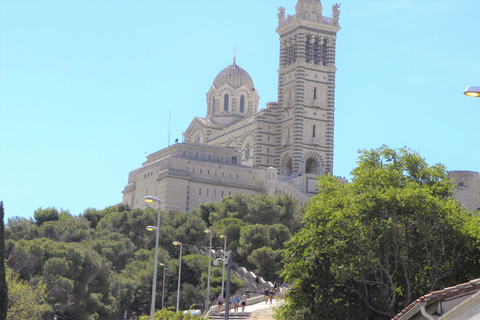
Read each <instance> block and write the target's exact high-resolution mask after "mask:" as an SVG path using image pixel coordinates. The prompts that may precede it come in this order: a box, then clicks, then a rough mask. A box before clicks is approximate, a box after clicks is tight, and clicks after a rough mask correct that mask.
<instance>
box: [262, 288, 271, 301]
mask: <svg viewBox="0 0 480 320" xmlns="http://www.w3.org/2000/svg"><path fill="white" fill-rule="evenodd" d="M263 295H264V297H265V304H267V302H268V297H269V296H270V291H269V290H268V288H265V291H263Z"/></svg>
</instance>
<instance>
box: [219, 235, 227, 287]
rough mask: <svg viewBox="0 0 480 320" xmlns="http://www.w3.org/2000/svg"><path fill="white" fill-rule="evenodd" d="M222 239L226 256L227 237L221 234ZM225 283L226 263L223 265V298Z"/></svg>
mask: <svg viewBox="0 0 480 320" xmlns="http://www.w3.org/2000/svg"><path fill="white" fill-rule="evenodd" d="M220 238H223V255H224V256H225V255H226V252H227V236H225V235H223V234H221V235H220ZM224 282H225V263H224V264H223V272H222V297H223V287H224Z"/></svg>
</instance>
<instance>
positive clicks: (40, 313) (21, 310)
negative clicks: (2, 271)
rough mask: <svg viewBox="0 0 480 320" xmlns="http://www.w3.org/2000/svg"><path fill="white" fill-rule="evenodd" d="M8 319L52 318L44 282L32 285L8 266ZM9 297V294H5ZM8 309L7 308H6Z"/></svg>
mask: <svg viewBox="0 0 480 320" xmlns="http://www.w3.org/2000/svg"><path fill="white" fill-rule="evenodd" d="M6 274H7V282H8V286H9V288H10V290H9V294H8V316H7V317H6V319H8V320H24V319H51V317H50V316H51V315H52V314H53V309H52V307H51V306H50V305H49V304H48V303H47V301H46V294H47V288H46V286H45V284H44V283H41V282H40V283H37V284H36V285H35V286H31V285H30V284H29V283H28V282H27V281H24V280H22V279H20V278H19V277H18V275H16V274H15V273H14V272H13V270H12V269H10V268H7V270H6ZM5 297H7V296H5ZM5 310H6V309H5Z"/></svg>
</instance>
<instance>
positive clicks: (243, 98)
mask: <svg viewBox="0 0 480 320" xmlns="http://www.w3.org/2000/svg"><path fill="white" fill-rule="evenodd" d="M240 112H241V113H243V112H245V96H244V95H243V94H242V95H241V96H240Z"/></svg>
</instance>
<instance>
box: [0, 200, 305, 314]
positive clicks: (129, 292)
mask: <svg viewBox="0 0 480 320" xmlns="http://www.w3.org/2000/svg"><path fill="white" fill-rule="evenodd" d="M300 212H301V211H300V210H299V209H298V208H297V207H296V206H295V202H293V200H291V199H290V198H288V197H277V198H270V197H265V196H262V197H260V198H258V199H257V197H250V196H243V195H236V196H232V197H227V198H224V200H223V201H222V202H221V203H211V204H204V205H202V206H200V208H199V209H197V210H194V211H193V212H190V213H187V212H177V211H170V212H161V217H160V219H161V223H160V239H159V257H158V260H159V263H160V262H162V263H164V264H165V265H166V266H167V267H168V269H167V270H166V271H165V297H164V301H165V307H166V308H168V307H172V306H176V299H177V285H178V266H179V256H178V254H179V251H178V248H177V247H174V246H173V245H172V242H173V241H174V240H177V241H180V242H182V243H183V244H184V246H183V256H182V276H181V290H180V309H184V310H185V309H188V308H189V307H190V306H192V305H197V306H202V307H203V305H204V303H205V294H206V286H207V278H208V275H207V270H208V266H207V264H208V258H207V257H205V256H202V255H199V254H197V253H198V252H195V251H194V250H193V249H192V246H191V245H197V246H201V245H203V246H207V245H208V242H209V241H208V240H209V237H208V236H207V235H206V234H205V232H204V230H205V229H206V228H209V229H211V230H212V231H213V233H214V235H215V237H214V238H213V246H214V247H215V248H216V249H217V250H218V249H220V248H221V249H223V243H224V242H223V239H220V238H219V235H220V234H224V235H226V236H227V240H228V241H227V244H228V248H227V250H234V251H235V252H236V251H237V250H243V252H246V254H245V255H239V254H236V255H235V257H236V259H237V260H236V262H237V263H242V264H243V263H245V264H250V265H251V266H252V267H256V268H257V269H258V270H257V271H258V272H259V274H260V275H261V276H272V277H278V274H277V273H276V271H277V270H278V268H280V267H281V262H280V261H279V260H278V257H279V255H278V252H279V251H278V250H280V249H281V248H283V243H284V242H285V241H287V240H288V239H289V238H290V235H291V232H292V230H294V229H295V228H297V226H299V225H300V219H299V217H300ZM157 215H158V211H157V210H156V209H154V208H147V209H133V210H130V209H129V208H128V207H127V206H125V205H119V206H113V207H109V208H106V209H104V210H96V209H93V208H88V209H86V210H85V212H84V213H83V215H80V216H72V215H71V214H70V213H69V212H68V211H63V210H60V211H59V210H57V209H55V208H46V209H41V208H40V209H38V210H36V211H35V214H34V217H35V220H32V219H24V218H18V217H16V218H13V219H9V222H8V224H7V228H6V233H5V235H6V239H7V241H6V257H7V264H8V266H9V267H10V268H11V269H12V270H13V271H14V274H15V278H14V279H15V281H16V282H15V283H19V284H21V285H23V286H26V287H25V288H34V289H35V288H39V291H38V292H37V293H38V294H39V295H43V299H44V301H46V302H47V304H45V306H46V307H48V308H47V309H45V310H44V311H42V312H45V314H46V315H45V317H46V318H52V317H53V315H54V314H56V315H59V316H61V317H64V318H71V319H78V320H83V319H108V318H112V317H122V316H123V313H124V311H125V310H128V313H129V314H130V315H132V316H140V315H144V314H148V313H149V312H150V303H151V300H150V299H151V290H152V274H153V259H154V251H155V232H149V231H147V230H146V229H145V227H146V226H147V225H156V222H157ZM257 218H260V221H261V222H262V223H265V224H262V225H260V224H259V221H257V220H258V219H257ZM269 219H272V220H271V221H269ZM280 221H282V222H280ZM275 223H276V224H275ZM283 223H285V225H283ZM251 225H256V227H253V226H251ZM247 227H248V228H247ZM244 228H245V230H244V231H242V230H243V229H244ZM250 228H253V229H254V230H257V231H258V232H260V233H262V234H263V233H264V234H265V235H266V236H267V238H266V241H265V242H262V246H258V245H255V246H253V247H250V246H248V245H247V243H246V242H245V243H243V244H242V245H240V238H241V236H242V235H243V234H245V235H244V237H257V236H258V235H256V234H255V232H253V233H248V232H247V231H248V230H250ZM255 228H257V229H255ZM242 232H243V233H242ZM270 246H271V247H272V248H273V250H274V254H272V253H271V252H270V251H268V254H269V256H274V260H275V259H276V260H275V264H274V265H273V267H274V271H272V270H270V269H269V267H267V266H265V265H263V264H261V263H260V260H261V259H260V256H258V253H257V256H256V257H254V258H252V259H250V260H248V257H249V255H250V254H252V253H253V252H254V251H255V250H256V249H260V248H261V250H266V249H267V248H270ZM259 252H261V251H259ZM249 261H251V262H249ZM158 272H159V274H158V277H157V295H156V296H157V299H156V309H160V307H161V298H160V296H161V294H162V287H163V286H162V285H163V284H162V281H163V268H159V269H158ZM12 279H13V278H12ZM271 280H272V281H273V280H275V279H271ZM243 285H244V283H243V281H241V280H239V279H237V278H236V277H232V282H231V291H232V292H236V291H237V290H239V289H240V288H241V287H242V286H243ZM221 287H222V269H221V268H212V270H211V278H210V294H211V296H212V297H214V296H217V295H218V294H220V292H221ZM40 289H41V290H40ZM19 299H20V300H19V304H22V303H23V302H20V301H21V300H22V299H23V298H22V297H19ZM25 299H27V298H25ZM26 303H27V302H25V304H26ZM165 312H167V311H165ZM162 315H163V314H162ZM43 316H44V315H42V317H43ZM175 317H179V315H178V314H177V315H175ZM26 318H29V317H26ZM30 318H31V317H30ZM33 318H35V317H33ZM37 318H39V319H40V317H37ZM175 319H176V318H175ZM178 319H183V318H178ZM185 319H190V318H185ZM192 319H193V318H192Z"/></svg>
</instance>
